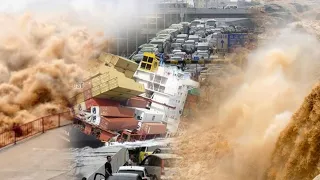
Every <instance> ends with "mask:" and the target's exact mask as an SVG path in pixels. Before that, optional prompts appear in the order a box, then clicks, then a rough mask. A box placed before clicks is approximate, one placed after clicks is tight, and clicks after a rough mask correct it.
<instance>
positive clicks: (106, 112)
mask: <svg viewBox="0 0 320 180" xmlns="http://www.w3.org/2000/svg"><path fill="white" fill-rule="evenodd" d="M99 108H100V115H101V116H106V117H134V110H133V109H130V108H126V107H117V106H100V107H99Z"/></svg>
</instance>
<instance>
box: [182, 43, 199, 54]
mask: <svg viewBox="0 0 320 180" xmlns="http://www.w3.org/2000/svg"><path fill="white" fill-rule="evenodd" d="M182 50H183V51H184V52H186V53H187V54H192V53H194V52H195V51H196V47H195V45H194V44H184V45H183V46H182Z"/></svg>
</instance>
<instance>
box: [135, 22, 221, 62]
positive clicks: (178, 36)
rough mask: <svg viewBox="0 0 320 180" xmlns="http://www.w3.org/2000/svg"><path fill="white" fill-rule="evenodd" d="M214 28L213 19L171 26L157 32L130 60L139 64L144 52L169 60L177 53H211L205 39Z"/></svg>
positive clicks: (210, 45)
mask: <svg viewBox="0 0 320 180" xmlns="http://www.w3.org/2000/svg"><path fill="white" fill-rule="evenodd" d="M214 28H216V20H214V19H209V20H206V21H203V20H194V21H192V22H191V23H189V22H181V23H179V24H172V25H171V26H170V27H169V28H167V29H164V30H161V31H160V32H158V33H157V34H156V37H154V38H152V39H150V41H149V42H148V43H146V44H143V45H141V46H140V47H139V48H138V50H137V51H136V52H137V53H136V54H135V55H134V56H132V58H131V59H132V60H134V61H136V62H140V61H141V60H142V58H143V53H145V52H151V53H156V54H157V53H164V54H165V55H168V56H166V57H170V58H172V57H173V56H172V55H173V54H175V53H176V52H177V51H181V52H185V54H189V55H192V54H194V53H195V52H196V51H198V50H199V52H198V53H203V51H205V53H206V54H208V52H211V53H212V52H213V51H212V47H213V44H212V43H211V44H210V43H208V42H207V39H206V37H207V36H208V35H209V34H212V32H213V29H214ZM206 54H204V56H205V57H207V56H208V55H206ZM174 58H177V56H174Z"/></svg>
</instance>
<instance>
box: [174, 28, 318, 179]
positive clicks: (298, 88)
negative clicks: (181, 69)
mask: <svg viewBox="0 0 320 180" xmlns="http://www.w3.org/2000/svg"><path fill="white" fill-rule="evenodd" d="M269 38H270V40H269V41H268V42H267V43H266V44H265V45H264V46H261V47H260V48H258V49H257V50H256V51H254V52H251V53H249V54H248V67H247V70H246V71H245V73H244V75H243V78H240V79H241V80H242V83H240V86H237V87H236V88H235V89H233V90H232V91H231V92H232V93H230V94H229V96H228V97H227V98H226V99H225V100H224V101H223V102H220V104H219V110H218V111H215V112H214V110H212V113H211V114H210V115H206V116H204V115H200V116H198V119H197V122H195V123H194V124H193V125H191V128H189V129H188V130H187V132H186V133H185V135H184V136H183V137H180V140H179V141H178V144H177V149H178V151H177V153H179V154H180V155H181V156H183V157H184V160H182V162H181V163H180V165H179V167H180V173H181V174H180V175H179V176H180V179H194V178H197V179H200V180H202V179H203V180H209V179H219V180H224V179H235V180H257V179H258V180H260V179H261V180H264V179H279V180H280V179H288V180H289V179H294V178H296V179H308V178H309V179H310V178H311V177H315V175H316V174H317V173H319V170H318V169H317V164H318V163H319V158H317V157H315V156H316V155H315V153H316V152H318V143H317V142H318V140H319V137H318V134H319V132H320V131H319V129H318V126H317V123H318V120H319V117H318V116H317V114H318V112H317V111H318V109H317V108H318V103H317V100H318V96H317V94H318V93H319V87H317V88H315V89H314V90H313V92H312V93H311V94H310V95H309V96H308V97H307V98H306V100H305V102H304V97H306V96H307V95H308V94H309V93H310V92H311V89H312V87H314V84H315V83H316V82H318V79H319V77H320V73H319V68H320V62H319V61H318V60H319V58H320V52H319V51H318V50H317V47H318V46H319V45H320V43H319V41H318V40H317V39H316V38H315V37H314V36H311V35H307V34H303V33H301V32H296V31H294V30H292V29H291V28H287V29H283V30H281V31H279V34H278V35H276V36H275V37H269ZM297 42H299V43H297ZM222 81H223V80H222ZM237 83H239V82H237ZM212 97H214V96H212ZM214 100H215V99H212V101H214ZM303 102H304V103H303ZM301 104H302V106H301ZM299 106H301V108H300V109H299ZM297 109H299V110H298V111H297ZM296 111H297V112H296ZM295 112H296V113H295ZM292 114H294V115H293V116H292ZM291 116H292V118H291ZM284 129H285V130H284ZM283 130H284V131H283ZM282 131H283V132H282ZM280 132H282V133H281V134H280Z"/></svg>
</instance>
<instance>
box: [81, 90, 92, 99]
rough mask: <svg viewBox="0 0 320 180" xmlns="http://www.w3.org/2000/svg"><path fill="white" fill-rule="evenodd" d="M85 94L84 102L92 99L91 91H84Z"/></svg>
mask: <svg viewBox="0 0 320 180" xmlns="http://www.w3.org/2000/svg"><path fill="white" fill-rule="evenodd" d="M83 94H84V100H87V99H90V98H92V92H91V89H88V90H85V91H83Z"/></svg>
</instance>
